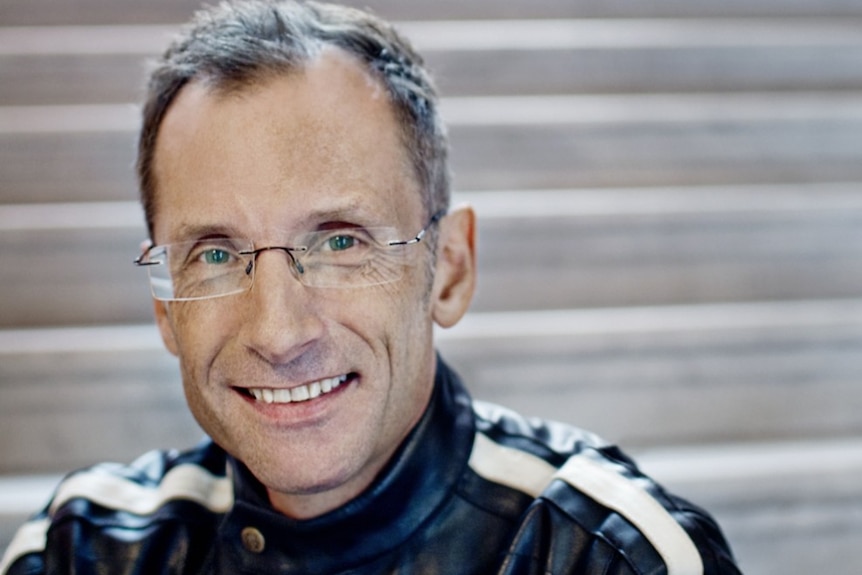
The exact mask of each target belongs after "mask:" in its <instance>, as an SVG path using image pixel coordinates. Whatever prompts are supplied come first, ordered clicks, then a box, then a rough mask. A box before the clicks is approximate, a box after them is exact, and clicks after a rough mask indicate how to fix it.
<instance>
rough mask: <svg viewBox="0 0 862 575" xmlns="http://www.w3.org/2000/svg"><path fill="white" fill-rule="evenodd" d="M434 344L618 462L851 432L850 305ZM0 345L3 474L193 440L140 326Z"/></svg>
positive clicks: (753, 310) (574, 317)
mask: <svg viewBox="0 0 862 575" xmlns="http://www.w3.org/2000/svg"><path fill="white" fill-rule="evenodd" d="M438 343H439V348H440V350H441V352H442V354H443V357H445V358H447V360H448V361H449V362H450V363H451V364H452V365H453V367H455V369H456V370H458V371H459V372H460V373H461V374H462V376H463V377H464V380H465V382H466V383H467V384H468V386H469V388H470V389H471V391H472V392H473V394H474V395H475V396H476V397H477V398H480V399H485V400H488V401H493V402H496V403H501V404H503V405H507V406H509V407H511V408H513V409H516V410H518V411H520V412H522V413H524V414H526V415H535V416H542V417H547V418H551V419H557V420H562V421H567V422H571V423H574V424H577V425H581V426H583V427H586V428H589V429H592V430H594V431H595V432H597V433H599V434H601V435H603V436H605V437H606V438H608V439H609V440H612V441H617V442H620V443H622V444H623V445H626V446H628V447H629V448H630V449H635V448H637V449H640V450H643V449H646V448H649V447H657V446H662V445H699V444H707V443H726V442H729V443H734V442H740V441H755V440H760V441H783V440H795V439H800V438H809V439H813V438H817V437H821V438H824V437H835V436H853V435H858V434H860V432H862V423H860V420H859V417H858V414H859V410H860V408H862V393H860V388H859V386H858V374H859V373H860V372H862V356H860V354H859V353H858V350H859V346H860V344H862V300H833V301H809V302H799V301H797V302H781V303H749V304H723V305H718V304H713V305H701V306H664V307H634V308H615V309H600V310H554V311H546V312H509V313H485V314H482V313H472V314H470V315H469V316H468V317H467V318H466V319H465V320H464V321H463V322H462V323H461V324H459V325H458V326H457V327H456V328H453V329H452V330H447V331H441V332H440V333H439V334H438ZM0 344H2V345H0V359H2V361H0V421H2V433H0V449H2V452H3V454H4V459H3V461H2V463H0V474H2V473H25V472H40V473H41V472H60V471H62V470H66V469H69V468H72V467H78V466H80V465H85V464H87V463H88V462H92V461H97V460H103V459H112V460H120V461H125V460H129V459H131V458H133V457H135V456H136V455H137V454H139V453H140V452H142V451H146V450H148V449H152V448H155V447H169V446H180V447H182V446H184V445H189V444H192V443H194V442H196V441H197V440H198V438H199V437H200V433H201V432H200V431H199V429H198V428H197V426H196V425H195V423H194V422H193V420H192V418H191V416H190V415H188V413H187V408H186V404H185V399H184V397H183V394H182V389H181V385H180V381H179V370H178V365H177V362H176V360H175V359H174V358H173V357H171V356H169V355H168V353H167V352H166V351H164V350H163V349H162V347H161V342H160V339H159V337H158V334H157V331H156V328H155V327H154V326H153V325H129V326H113V327H109V326H103V327H91V328H62V329H61V328H54V329H47V328H45V329H31V330H11V329H10V330H4V331H0ZM131 422H135V423H134V425H132V424H131Z"/></svg>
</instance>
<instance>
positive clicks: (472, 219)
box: [431, 206, 476, 327]
mask: <svg viewBox="0 0 862 575" xmlns="http://www.w3.org/2000/svg"><path fill="white" fill-rule="evenodd" d="M475 289H476V215H475V213H473V208H471V207H469V206H463V207H459V208H457V209H455V210H453V211H451V212H450V213H449V214H448V215H447V216H446V217H445V218H443V219H442V220H441V221H440V237H439V240H438V243H437V268H436V272H435V274H434V284H433V287H432V289H431V314H432V317H433V319H434V321H435V322H436V323H437V324H438V325H440V326H441V327H452V326H453V325H455V324H456V323H458V321H459V320H460V319H461V317H462V316H463V315H464V314H465V313H466V312H467V308H468V307H469V306H470V301H471V300H472V299H473V292H474V291H475Z"/></svg>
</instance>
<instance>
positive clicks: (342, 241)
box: [326, 236, 356, 252]
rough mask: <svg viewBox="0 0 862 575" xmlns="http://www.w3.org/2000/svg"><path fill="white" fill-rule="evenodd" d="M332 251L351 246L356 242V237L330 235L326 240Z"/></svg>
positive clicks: (342, 249)
mask: <svg viewBox="0 0 862 575" xmlns="http://www.w3.org/2000/svg"><path fill="white" fill-rule="evenodd" d="M326 243H327V244H328V246H329V249H331V250H332V251H334V252H339V251H344V250H347V249H350V248H352V247H353V245H354V244H355V243H356V238H354V237H353V236H332V237H331V238H329V239H328V240H327V242H326Z"/></svg>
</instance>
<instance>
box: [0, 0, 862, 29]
mask: <svg viewBox="0 0 862 575" xmlns="http://www.w3.org/2000/svg"><path fill="white" fill-rule="evenodd" d="M342 3H344V4H348V5H353V6H358V7H365V8H370V9H371V10H372V11H374V12H376V13H378V14H380V15H381V16H383V17H385V18H389V19H398V20H404V19H436V20H439V19H448V18H457V19H461V18H469V19H475V18H585V17H723V18H732V17H787V16H847V17H859V16H862V8H860V7H859V5H858V4H856V3H854V2H848V1H846V0H794V1H793V2H787V0H758V1H757V2H751V1H746V0H725V1H723V2H708V1H706V0H654V1H652V2H648V3H647V2H643V1H641V0H613V1H607V0H508V1H506V2H500V1H498V0H474V1H472V2H463V1H460V0H437V1H436V2H423V1H421V0H407V1H405V0H343V2H342ZM200 4H201V2H200V1H199V0H150V1H148V2H135V1H134V0H112V1H111V2H108V3H106V2H104V0H66V1H65V2H62V3H57V2H51V1H50V0H36V1H33V0H6V1H5V2H4V3H3V4H0V22H2V23H4V25H15V26H17V25H33V24H45V25H67V24H118V23H135V24H140V23H158V24H162V23H174V22H179V21H185V20H186V19H187V18H188V17H189V15H190V14H192V13H193V11H194V10H195V9H196V8H197V7H198V6H199V5H200Z"/></svg>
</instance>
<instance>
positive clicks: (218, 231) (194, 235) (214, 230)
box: [166, 199, 381, 243]
mask: <svg viewBox="0 0 862 575" xmlns="http://www.w3.org/2000/svg"><path fill="white" fill-rule="evenodd" d="M303 221H304V222H305V223H306V224H308V226H307V229H304V230H303V229H300V230H299V231H297V232H293V233H304V232H305V231H313V230H316V229H321V228H322V227H324V226H325V225H326V224H329V223H335V222H344V223H356V224H357V225H363V226H369V227H374V226H378V225H381V224H380V223H379V220H377V218H376V217H375V212H369V211H368V210H366V209H364V206H363V204H362V202H361V201H359V200H358V199H356V200H350V201H348V202H346V203H345V204H344V205H343V206H339V207H335V208H325V209H321V210H316V211H312V212H311V213H309V214H308V215H307V216H306V217H305V218H303ZM283 229H287V226H285V228H283ZM218 237H222V238H231V237H233V238H235V237H248V239H254V238H251V237H249V236H247V235H246V234H242V233H240V232H239V231H238V229H237V228H235V227H234V226H232V225H230V224H193V223H183V224H181V225H180V226H179V229H178V230H177V231H176V233H174V234H171V239H170V240H169V241H168V242H166V243H174V242H186V241H193V240H198V239H203V238H218Z"/></svg>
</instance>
